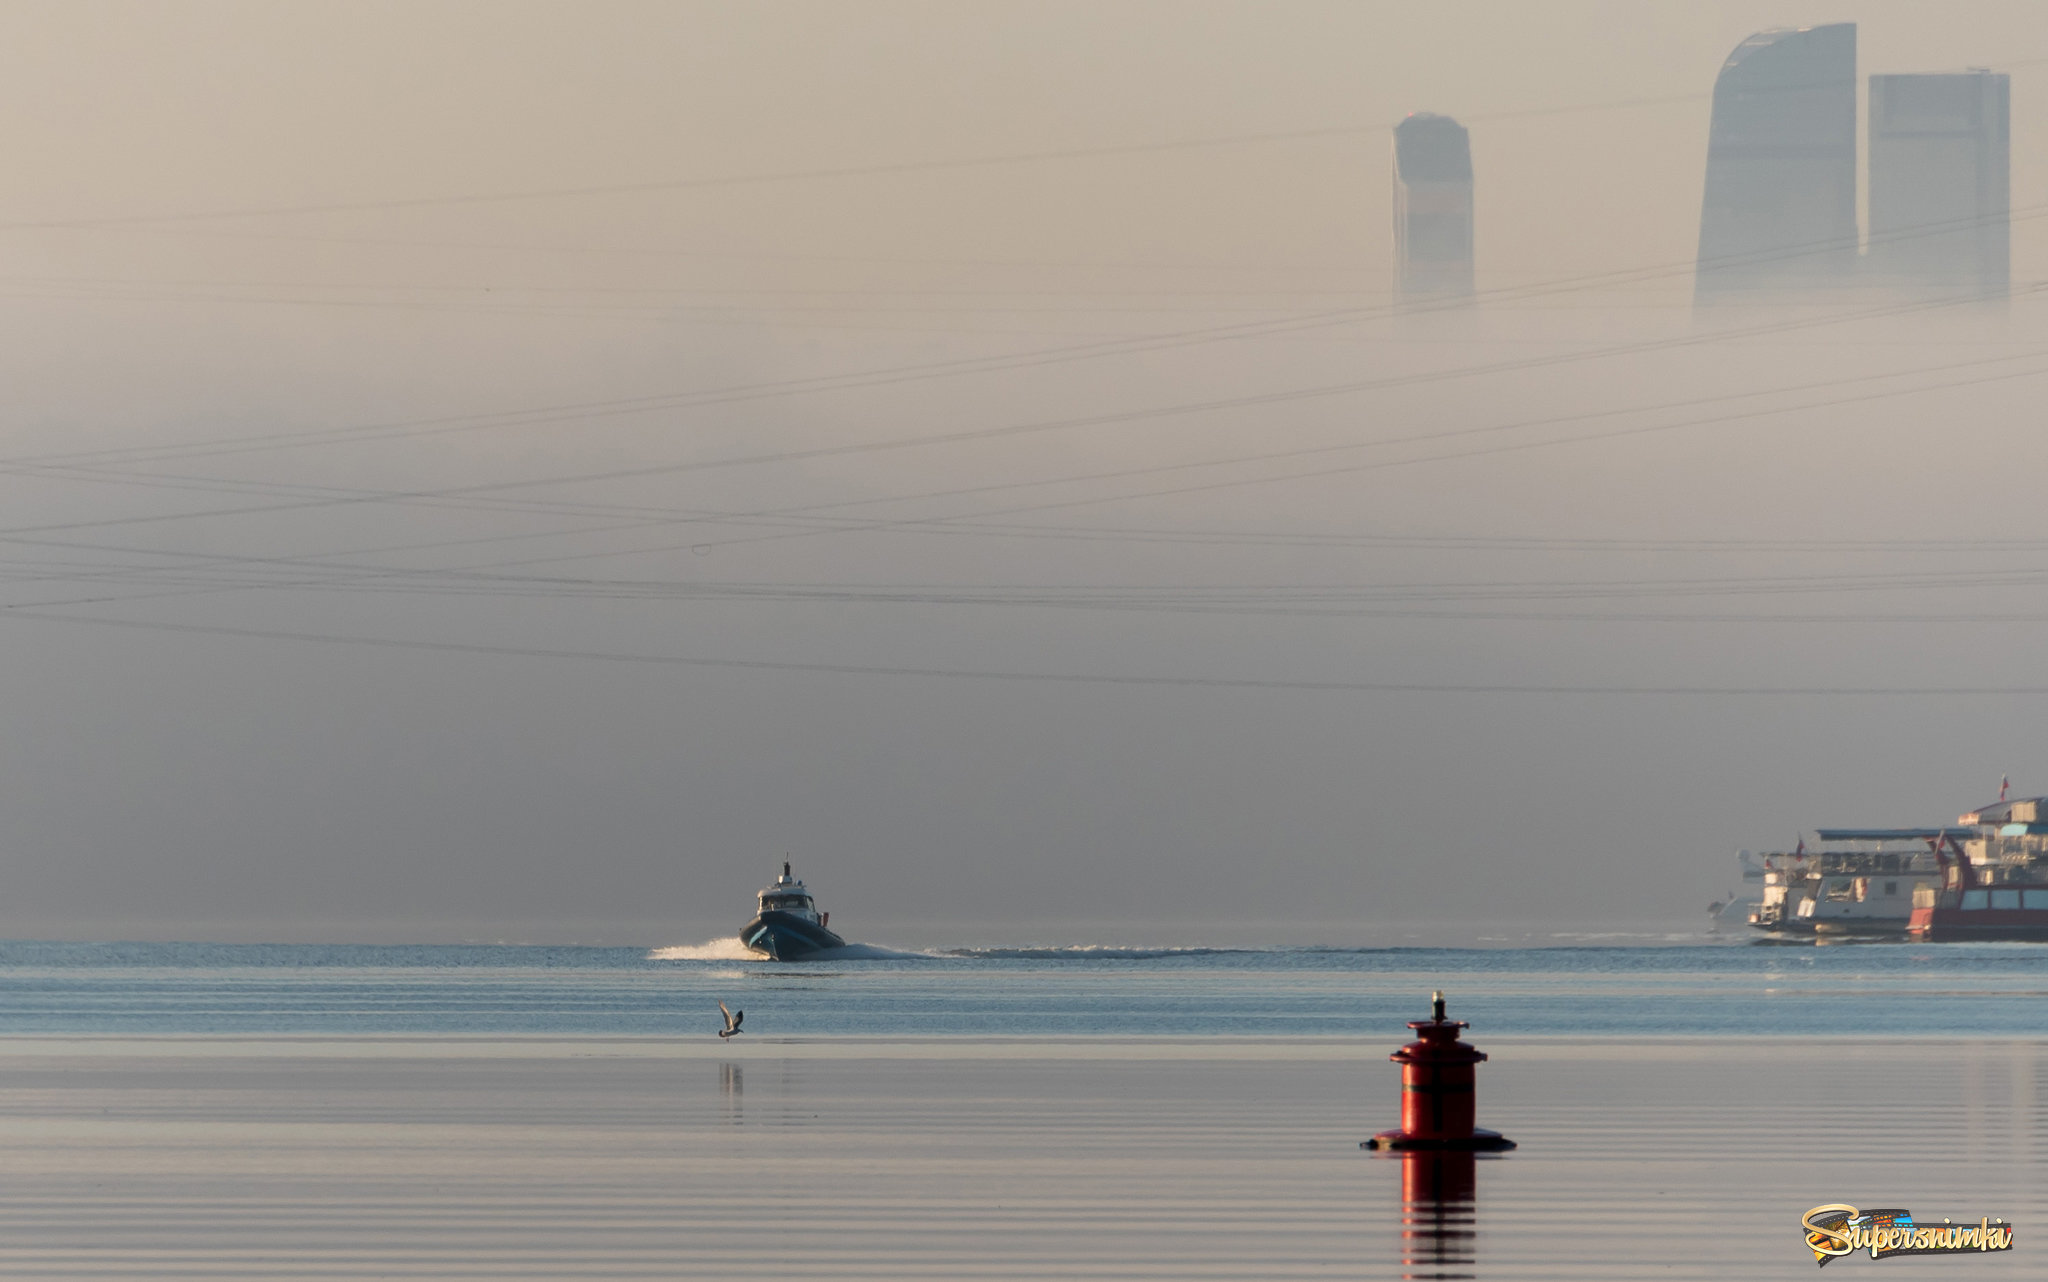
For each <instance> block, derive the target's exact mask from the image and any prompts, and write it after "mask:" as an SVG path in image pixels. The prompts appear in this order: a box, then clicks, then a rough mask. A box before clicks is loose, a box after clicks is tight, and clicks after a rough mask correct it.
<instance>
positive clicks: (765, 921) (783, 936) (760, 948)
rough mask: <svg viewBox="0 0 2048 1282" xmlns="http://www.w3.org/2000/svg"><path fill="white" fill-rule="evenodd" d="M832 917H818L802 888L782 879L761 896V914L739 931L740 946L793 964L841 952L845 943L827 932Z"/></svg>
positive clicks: (786, 868)
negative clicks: (822, 952)
mask: <svg viewBox="0 0 2048 1282" xmlns="http://www.w3.org/2000/svg"><path fill="white" fill-rule="evenodd" d="M831 920H832V914H831V913H820V912H819V911H818V906H817V904H816V903H814V902H812V900H811V892H810V891H808V890H805V889H804V884H803V883H802V882H800V881H798V880H797V879H796V878H794V877H792V876H790V875H789V863H788V861H787V860H785V861H784V862H783V865H782V875H781V876H780V877H777V878H776V879H775V881H774V882H773V883H772V884H771V885H770V886H769V887H768V888H767V889H766V890H763V891H762V892H761V911H760V912H759V913H757V914H756V915H755V917H754V920H752V921H750V922H748V923H747V924H746V925H744V926H742V927H740V943H742V944H744V945H746V946H747V947H748V948H751V949H753V950H754V951H755V952H757V953H760V954H761V955H762V956H764V957H772V958H774V959H775V960H776V961H796V960H797V959H799V958H802V957H808V956H810V955H811V954H812V953H815V952H818V951H819V950H821V949H826V948H844V947H845V946H846V941H845V940H843V939H841V938H840V937H839V936H837V935H835V934H833V933H832V932H831V931H830V930H829V929H827V924H828V923H829V922H830V921H831Z"/></svg>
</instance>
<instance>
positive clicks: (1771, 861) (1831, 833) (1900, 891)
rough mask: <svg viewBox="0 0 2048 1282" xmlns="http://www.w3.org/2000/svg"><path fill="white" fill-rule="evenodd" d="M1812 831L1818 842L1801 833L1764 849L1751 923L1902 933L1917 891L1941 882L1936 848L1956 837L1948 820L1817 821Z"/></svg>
mask: <svg viewBox="0 0 2048 1282" xmlns="http://www.w3.org/2000/svg"><path fill="white" fill-rule="evenodd" d="M1815 835H1816V836H1817V837H1819V839H1820V848H1819V849H1816V850H1808V849H1807V848H1806V842H1805V841H1804V840H1801V841H1800V843H1799V845H1798V848H1797V849H1794V850H1790V851H1772V852H1769V853H1766V854H1765V855H1763V857H1762V863H1763V883H1764V885H1763V898H1762V899H1761V900H1760V901H1759V902H1758V904H1757V906H1756V909H1755V910H1754V911H1753V912H1751V913H1750V914H1749V924H1750V925H1752V926H1754V927H1756V928H1757V929H1758V930H1762V931H1767V932H1769V933H1771V934H1775V935H1892V936H1899V935H1903V934H1905V932H1906V926H1907V923H1908V922H1909V921H1910V920H1911V919H1912V915H1913V896H1914V894H1915V893H1916V892H1917V891H1919V890H1921V889H1923V888H1928V887H1933V886H1935V885H1937V884H1938V883H1939V881H1940V879H1941V877H1942V869H1943V867H1944V866H1945V865H1944V864H1943V862H1942V856H1941V855H1940V854H1939V853H1938V851H1940V850H1941V849H1942V848H1943V846H1944V843H1949V842H1952V841H1953V840H1954V838H1953V836H1952V835H1951V830H1949V829H1946V828H1822V829H1820V830H1819V831H1818V832H1817V833H1816V834H1815ZM1923 846H1924V849H1923V848H1922V847H1923ZM1744 853H1745V854H1747V853H1748V852H1746V851H1745V852H1744ZM1745 862H1747V861H1745Z"/></svg>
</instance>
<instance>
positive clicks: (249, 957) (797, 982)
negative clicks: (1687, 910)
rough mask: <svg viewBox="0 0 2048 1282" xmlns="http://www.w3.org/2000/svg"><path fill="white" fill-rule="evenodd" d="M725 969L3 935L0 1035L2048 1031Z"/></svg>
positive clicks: (1281, 982)
mask: <svg viewBox="0 0 2048 1282" xmlns="http://www.w3.org/2000/svg"><path fill="white" fill-rule="evenodd" d="M730 951H732V950H731V949H730V948H728V947H725V946H721V945H718V944H711V945H703V946H696V947H672V948H544V947H516V946H460V947H453V946H432V947H426V946H422V947H370V946H360V947H358V946H350V947H329V946H298V945H215V944H86V943H75V944H74V943H5V944H0V1035H8V1034H179V1033H194V1034H218V1033H233V1034H255V1035H261V1034H275V1033H290V1034H314V1035H325V1034H333V1035H348V1034H369V1033H411V1034H444V1033H445V1034H564V1035H583V1036H613V1035H650V1034H653V1035H665V1034H676V1033H685V1032H694V1031H701V1029H702V1028H703V1027H704V1026H706V1022H707V1021H713V1023H712V1024H711V1026H714V1027H715V1020H716V1018H717V1014H716V1012H717V1003H718V1002H719V1001H721V1000H723V1001H725V1002H727V1003H728V1004H729V1005H732V1006H734V1007H737V1008H741V1009H744V1010H745V1011H746V1012H747V1018H746V1028H747V1031H748V1032H749V1033H752V1034H755V1035H769V1036H778V1035H779V1036H821V1035H845V1034H861V1035H884V1036H889V1035H907V1036H988V1035H1005V1036H1098V1035H1118V1036H1129V1035H1144V1036H1180V1037H1189V1036H1194V1037H1201V1036H1244V1037H1332V1036H1353V1035H1360V1034H1367V1035H1373V1036H1381V1035H1384V1034H1385V1032H1386V1031H1387V1030H1388V1029H1390V1028H1391V1029H1396V1030H1398V1029H1399V1028H1400V1025H1401V1023H1402V1022H1403V1021H1405V1020H1407V1019H1412V1018H1416V1017H1417V1016H1418V1015H1419V1014H1420V1013H1421V1010H1420V1008H1421V1005H1422V1003H1423V1002H1424V1000H1425V995H1426V994H1427V993H1428V992H1429V990H1431V989H1434V988H1443V989H1446V990H1448V991H1449V992H1450V994H1451V1000H1452V1010H1453V1013H1454V1014H1455V1015H1456V1016H1457V1017H1458V1018H1462V1019H1467V1020H1470V1021H1472V1022H1473V1024H1474V1025H1475V1027H1478V1028H1481V1029H1484V1030H1486V1031H1488V1032H1490V1033H1495V1034H1499V1033H1507V1034H1521V1033H1541V1034H1567V1035H1585V1034H1609V1035H1613V1034H1640V1035H1651V1034H1654V1035H1719V1034H1730V1033H1743V1034H1761V1035H1776V1034H1785V1035H1794V1034H1798V1035H1810V1034H1863V1035H1867V1034H1871V1033H1877V1032H1882V1033H1884V1034H1886V1035H1892V1036H1909V1037H1922V1036H1957V1035H1962V1036H1976V1037H1984V1036H2001V1037H2005V1036H2021V1037H2024V1036H2033V1035H2038V1034H2041V1033H2043V1032H2048V1000H2043V999H2044V998H2048V947H2042V946H2037V945H2026V944H2012V945H1954V944H1947V945H1914V944H1867V945H1858V946H1847V947H1828V948H1814V947H1785V946H1764V945H1756V944H1751V943H1748V942H1746V941H1737V942H1731V943H1716V944H1703V945H1690V946H1669V947H1551V948H1498V949H1432V948H1393V949H1353V950H1340V949H1232V950H1221V949H1177V950H1157V949H1133V948H1114V947H1102V948H1060V949H1028V948H1025V949H985V950H972V949H969V950H955V951H950V952H944V953H920V952H909V951H891V950H884V949H874V948H860V949H854V950H849V954H848V955H844V956H839V957H835V958H829V959H825V960H820V961H812V962H803V963H794V964H791V963H775V962H766V961H753V960H744V959H740V958H737V957H733V956H725V955H721V954H723V953H728V952H730Z"/></svg>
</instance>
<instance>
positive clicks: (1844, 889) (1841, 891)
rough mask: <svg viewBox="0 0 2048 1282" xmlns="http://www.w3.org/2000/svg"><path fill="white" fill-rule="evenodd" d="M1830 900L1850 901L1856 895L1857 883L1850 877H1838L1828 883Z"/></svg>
mask: <svg viewBox="0 0 2048 1282" xmlns="http://www.w3.org/2000/svg"><path fill="white" fill-rule="evenodd" d="M1827 893H1828V898H1829V899H1849V898H1851V897H1853V896H1854V895H1855V893H1856V883H1855V881H1854V879H1852V878H1849V877H1836V878H1834V879H1832V880H1830V881H1829V882H1828V892H1827Z"/></svg>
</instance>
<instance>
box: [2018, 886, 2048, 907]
mask: <svg viewBox="0 0 2048 1282" xmlns="http://www.w3.org/2000/svg"><path fill="white" fill-rule="evenodd" d="M2020 907H2022V908H2048V890H2023V891H2021V892H2020Z"/></svg>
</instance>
